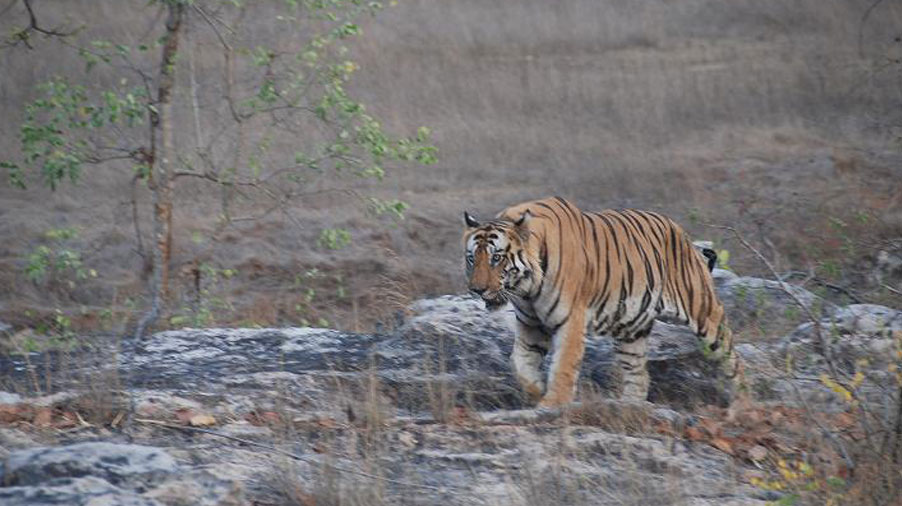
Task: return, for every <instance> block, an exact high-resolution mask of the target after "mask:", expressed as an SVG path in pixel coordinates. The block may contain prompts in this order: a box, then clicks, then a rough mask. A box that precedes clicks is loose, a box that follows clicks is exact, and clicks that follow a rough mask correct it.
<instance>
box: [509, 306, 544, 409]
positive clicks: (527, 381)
mask: <svg viewBox="0 0 902 506" xmlns="http://www.w3.org/2000/svg"><path fill="white" fill-rule="evenodd" d="M550 347H551V337H550V336H548V335H547V334H545V333H544V332H543V331H542V330H541V329H539V328H536V327H530V326H528V325H524V324H523V323H521V322H520V321H519V320H517V337H516V338H515V339H514V349H513V352H512V353H511V362H512V363H513V366H514V376H516V377H517V381H518V382H519V383H520V387H521V388H523V391H524V392H526V395H527V396H529V399H530V401H531V402H533V403H535V402H536V401H538V400H539V399H541V398H542V396H543V395H545V378H544V375H543V374H542V362H543V361H544V360H545V355H547V354H548V349H549V348H550Z"/></svg>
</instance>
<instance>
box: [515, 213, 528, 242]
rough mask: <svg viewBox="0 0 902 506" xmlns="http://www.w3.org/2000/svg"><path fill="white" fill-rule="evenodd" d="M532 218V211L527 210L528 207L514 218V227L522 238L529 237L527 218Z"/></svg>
mask: <svg viewBox="0 0 902 506" xmlns="http://www.w3.org/2000/svg"><path fill="white" fill-rule="evenodd" d="M530 219H532V213H530V212H529V209H527V210H526V211H524V212H523V214H521V215H520V217H519V218H517V219H516V220H514V228H515V229H516V230H517V233H518V234H519V235H520V237H522V238H524V239H525V238H527V237H529V220H530Z"/></svg>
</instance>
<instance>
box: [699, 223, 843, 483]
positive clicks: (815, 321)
mask: <svg viewBox="0 0 902 506" xmlns="http://www.w3.org/2000/svg"><path fill="white" fill-rule="evenodd" d="M707 226H709V227H711V228H716V229H720V230H726V231H728V232H731V233H732V234H733V236H735V237H736V240H738V241H739V242H740V243H741V244H742V245H743V246H744V247H745V248H746V249H747V250H749V251H750V252H751V253H752V254H753V255H755V256H756V257H757V258H758V259H759V260H761V262H762V263H764V265H765V266H766V267H767V269H768V270H769V271H770V273H771V275H772V276H773V278H774V279H775V280H776V281H777V283H779V285H780V289H781V290H783V292H784V293H786V295H788V296H789V297H790V298H791V299H792V300H793V302H795V304H796V305H797V306H799V308H801V309H802V311H804V312H805V316H807V317H808V320H809V321H810V322H811V323H812V325H814V331H815V335H816V336H817V340H818V343H819V345H820V348H821V350H820V351H821V353H822V354H823V355H824V359H825V361H826V363H827V368H828V369H830V373H831V374H832V375H833V377H834V378H836V379H837V380H839V379H840V376H839V374H838V373H837V369H836V366H835V365H834V363H833V357H832V353H831V350H830V346H829V343H828V342H827V341H826V339H825V338H824V334H823V331H822V329H821V324H820V319H819V318H817V317H815V315H814V313H812V312H811V309H810V308H809V307H808V306H807V305H806V304H805V303H804V302H802V301H801V300H800V299H799V298H798V296H796V294H794V293H792V290H790V289H789V286H787V284H786V282H785V281H783V279H782V278H781V277H780V275H779V274H777V271H776V270H775V269H774V267H773V265H771V263H770V262H769V261H768V260H767V258H766V257H765V256H764V255H762V254H761V252H760V251H758V249H756V248H755V247H754V246H752V245H751V244H749V242H748V241H747V240H746V239H745V237H743V236H742V234H740V233H739V231H738V230H736V229H735V228H733V227H729V226H725V225H713V224H710V223H709V224H707ZM789 384H790V385H791V386H792V389H793V392H795V394H796V397H797V398H798V399H799V400H800V401H801V403H802V405H803V406H804V407H805V411H806V413H807V414H808V418H809V419H811V420H812V421H813V422H814V424H815V425H817V427H818V429H820V431H821V433H822V434H824V436H826V437H827V439H829V440H830V441H832V442H833V444H834V445H836V447H837V448H838V449H839V452H840V455H842V458H843V461H844V462H845V464H846V466H847V467H848V468H849V471H850V472H854V469H855V461H854V460H853V459H852V458H851V457H850V456H849V452H848V451H847V450H846V446H845V444H843V442H842V440H840V439H839V438H838V437H836V434H834V433H833V432H831V431H830V430H828V429H827V428H826V427H824V426H823V425H822V424H821V423H820V422H819V421H818V420H817V418H816V417H815V416H814V412H813V410H812V409H811V406H810V405H809V404H808V401H806V400H805V397H804V396H803V395H802V393H801V392H800V391H799V389H798V387H797V386H796V385H795V384H794V383H793V382H789Z"/></svg>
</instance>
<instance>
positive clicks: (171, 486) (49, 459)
mask: <svg viewBox="0 0 902 506" xmlns="http://www.w3.org/2000/svg"><path fill="white" fill-rule="evenodd" d="M716 273H717V282H718V285H719V291H720V294H721V297H722V298H723V299H724V301H725V303H726V304H727V305H728V309H729V312H730V315H731V317H732V319H733V320H734V321H735V322H736V325H737V326H739V327H742V328H748V327H747V322H750V321H756V322H769V321H773V320H775V319H777V315H783V314H785V313H787V312H788V311H790V309H791V308H793V307H794V306H793V304H794V303H793V302H792V300H791V298H790V297H788V296H787V295H786V294H785V293H784V292H783V291H782V289H781V288H780V287H779V285H778V284H777V283H776V282H771V281H765V280H760V279H755V278H741V277H736V276H735V275H733V274H731V273H729V272H727V271H716ZM793 291H794V293H795V294H796V296H797V297H798V298H800V299H801V300H802V301H804V302H805V303H806V304H809V306H810V307H812V308H814V311H816V313H817V315H818V316H819V317H822V318H823V320H821V321H820V322H819V323H820V326H821V327H822V330H823V329H827V330H823V331H822V335H826V336H827V337H826V339H827V341H828V343H827V346H828V349H829V350H830V353H829V356H830V357H831V362H832V365H833V367H835V368H838V369H839V370H838V374H841V375H844V376H848V377H852V376H853V375H854V374H855V372H858V371H861V372H863V375H862V377H861V379H860V380H859V390H858V392H856V396H858V397H857V398H860V399H862V400H863V401H864V400H873V401H874V402H884V403H885V402H887V399H888V397H887V395H888V394H887V392H885V391H884V390H882V389H881V388H880V385H882V384H886V382H887V379H888V375H889V374H891V373H890V372H887V364H888V363H889V361H890V360H892V356H893V350H894V347H895V346H898V344H899V342H900V341H902V312H899V311H896V310H893V309H890V308H885V307H882V306H872V305H850V306H844V307H837V306H835V305H833V304H831V303H829V302H827V301H825V300H822V299H821V298H819V297H818V296H817V295H815V294H812V293H810V292H807V291H805V290H803V289H801V288H794V289H793ZM411 312H412V314H411V316H409V317H408V318H406V319H405V320H404V321H403V322H400V324H399V325H398V327H397V328H396V329H394V330H392V331H388V332H385V333H381V334H367V335H364V334H352V333H344V332H339V331H335V330H329V329H314V328H286V329H183V330H178V331H168V332H161V333H158V334H156V335H153V336H152V337H150V338H149V339H147V340H146V341H145V342H143V343H140V345H135V343H131V342H128V341H126V342H122V343H120V345H121V350H122V351H120V352H113V351H112V350H111V348H110V346H109V345H108V344H103V342H104V341H100V342H99V343H98V344H96V345H95V346H94V347H93V348H92V349H91V350H88V351H79V352H73V353H72V354H66V355H65V356H64V355H63V354H55V355H47V356H41V355H38V354H33V355H32V356H29V357H28V360H27V361H26V360H25V359H24V357H15V358H13V359H5V360H4V361H3V362H2V363H0V365H2V367H3V368H4V369H3V374H2V377H4V378H9V380H8V382H7V388H8V390H10V391H8V392H0V457H2V458H4V460H3V463H2V467H0V503H2V504H5V505H25V504H28V505H44V504H48V505H49V504H66V505H71V504H123V505H125V504H127V505H157V504H167V505H175V504H209V505H231V504H259V505H264V504H301V505H311V504H317V505H320V504H354V505H370V504H389V503H394V504H437V503H443V504H449V505H450V504H455V505H456V504H461V505H463V504H467V505H470V504H487V505H495V504H498V505H508V504H516V505H521V504H522V505H549V504H662V505H663V504H693V505H703V504H710V505H714V504H717V505H724V504H734V505H746V504H765V503H766V502H768V501H773V500H778V499H780V498H781V497H782V496H784V495H785V494H786V493H787V492H786V491H780V490H771V489H768V487H762V486H759V484H760V482H756V479H757V480H760V479H767V477H768V476H769V474H768V473H769V469H771V468H772V467H773V466H774V465H775V462H777V461H778V459H782V458H789V457H788V456H800V458H804V459H805V461H806V462H808V463H810V464H811V465H813V466H815V467H818V468H819V469H820V468H826V467H828V466H833V467H837V466H839V467H841V463H842V456H840V455H838V454H836V452H833V451H831V450H830V449H829V448H828V446H829V445H828V444H826V443H825V442H824V438H823V437H822V436H820V435H819V434H818V431H817V430H814V429H813V427H814V426H813V425H811V423H812V422H811V420H814V419H815V418H806V416H807V417H812V416H816V420H819V422H818V423H827V422H830V421H836V420H841V419H842V417H843V416H846V415H847V403H845V402H844V400H843V396H842V395H841V392H837V391H836V390H835V389H831V387H830V385H829V384H827V383H824V382H823V381H821V380H820V379H819V378H820V375H821V374H822V373H829V374H832V372H831V371H830V367H829V365H830V364H828V363H827V360H826V359H825V358H824V355H823V354H821V353H820V352H819V350H822V347H821V342H820V339H818V338H817V334H816V333H815V328H814V327H815V326H814V325H813V324H812V323H811V322H808V323H805V324H803V325H801V326H798V327H797V328H795V329H794V330H791V331H790V332H788V333H787V334H786V335H785V337H782V338H779V339H769V340H764V339H757V338H755V337H754V336H753V335H752V333H751V332H743V333H741V337H742V339H743V340H744V341H745V342H743V343H742V344H740V345H739V346H738V350H739V353H740V354H741V355H742V357H743V358H744V360H745V362H746V363H747V371H748V373H747V374H748V383H749V388H750V395H749V398H748V399H740V400H738V401H737V402H735V403H733V406H732V407H730V408H726V407H725V406H726V405H727V396H726V395H725V393H724V391H723V388H722V385H723V383H724V381H723V379H722V378H719V377H718V376H717V374H716V372H715V370H714V368H712V367H711V366H710V365H709V364H708V363H707V362H706V361H705V360H704V357H703V356H702V353H701V352H700V351H699V348H698V346H697V344H696V341H695V338H694V337H693V336H692V335H691V334H690V333H689V332H688V331H687V329H685V328H682V327H679V326H674V325H669V324H666V323H663V322H662V323H659V324H658V325H656V329H655V331H654V333H653V336H652V340H651V343H652V344H651V361H650V364H649V367H650V370H651V375H652V391H651V394H650V401H651V402H650V403H642V404H630V403H625V402H621V401H617V400H615V399H614V398H613V396H612V392H613V391H614V390H615V389H616V378H615V376H614V374H613V370H614V368H613V367H612V343H611V342H610V340H608V339H606V338H598V339H594V340H592V341H591V343H590V344H589V346H588V348H587V353H586V359H585V361H584V366H583V384H582V386H581V393H580V402H579V403H576V404H574V405H573V406H572V407H570V408H568V409H567V410H564V411H537V410H534V409H530V408H529V406H528V405H526V404H525V403H524V400H523V399H522V398H521V396H520V393H519V391H518V389H517V387H516V385H515V381H514V380H513V378H512V377H511V374H510V368H509V365H508V359H507V356H508V354H509V352H510V347H511V344H512V333H511V331H510V330H509V326H508V320H509V318H510V317H511V315H510V313H508V312H504V311H502V312H497V313H487V312H485V311H484V310H483V309H482V307H481V303H480V302H478V301H476V300H472V299H468V298H462V297H457V296H445V297H439V298H435V299H428V300H421V301H419V302H417V303H415V304H414V305H413V307H412V308H411ZM107 342H108V340H107ZM862 359H867V361H866V362H865V361H863V360H862ZM787 364H789V365H787ZM787 371H789V372H787ZM51 376H52V380H51ZM51 381H52V385H51V388H50V389H49V390H48V389H47V388H46V386H47V385H48V383H51ZM29 389H30V390H29ZM35 389H41V392H40V393H41V394H43V395H36V394H35V392H34V390H35ZM50 390H53V392H50ZM889 402H890V404H891V403H892V401H891V400H890V401H889ZM129 411H133V413H134V414H133V416H131V417H129V416H127V413H128V412H129ZM813 414H814V415H813ZM771 488H773V487H771Z"/></svg>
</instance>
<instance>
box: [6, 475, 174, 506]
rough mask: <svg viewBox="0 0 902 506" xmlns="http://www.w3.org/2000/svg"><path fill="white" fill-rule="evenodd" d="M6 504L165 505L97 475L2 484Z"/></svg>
mask: <svg viewBox="0 0 902 506" xmlns="http://www.w3.org/2000/svg"><path fill="white" fill-rule="evenodd" d="M0 504H3V505H4V506H52V505H53V506H55V505H58V506H101V505H103V506H162V504H161V503H159V502H157V501H155V500H153V499H148V498H146V497H141V496H140V495H138V494H136V493H134V492H129V491H126V490H122V489H121V488H119V487H115V486H113V485H110V483H109V482H107V481H105V480H102V479H100V478H95V477H93V476H85V477H81V478H71V477H69V478H54V479H52V480H48V481H47V482H46V483H43V484H41V485H38V486H17V487H0Z"/></svg>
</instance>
